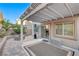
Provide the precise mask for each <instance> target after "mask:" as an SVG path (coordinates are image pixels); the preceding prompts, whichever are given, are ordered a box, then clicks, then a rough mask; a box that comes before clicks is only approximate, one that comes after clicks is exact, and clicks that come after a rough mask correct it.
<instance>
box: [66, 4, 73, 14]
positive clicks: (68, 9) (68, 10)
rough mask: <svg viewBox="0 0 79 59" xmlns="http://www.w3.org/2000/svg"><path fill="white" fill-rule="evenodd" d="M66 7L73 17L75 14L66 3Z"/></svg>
mask: <svg viewBox="0 0 79 59" xmlns="http://www.w3.org/2000/svg"><path fill="white" fill-rule="evenodd" d="M65 6H66V8H67V9H68V11H69V12H70V13H71V15H72V16H73V12H72V10H71V8H70V6H69V4H68V3H65Z"/></svg>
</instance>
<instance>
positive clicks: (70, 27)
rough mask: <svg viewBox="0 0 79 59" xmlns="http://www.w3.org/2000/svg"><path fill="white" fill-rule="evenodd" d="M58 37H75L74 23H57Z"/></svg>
mask: <svg viewBox="0 0 79 59" xmlns="http://www.w3.org/2000/svg"><path fill="white" fill-rule="evenodd" d="M56 35H59V36H63V37H64V36H65V37H73V36H74V22H62V23H56Z"/></svg>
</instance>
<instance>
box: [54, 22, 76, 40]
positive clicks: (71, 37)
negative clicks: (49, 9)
mask: <svg viewBox="0 0 79 59" xmlns="http://www.w3.org/2000/svg"><path fill="white" fill-rule="evenodd" d="M65 23H72V24H73V35H72V36H70V35H65V34H64V28H65V27H64V24H65ZM56 24H62V35H59V34H56ZM54 33H55V36H56V37H61V38H69V39H74V38H75V22H74V21H70V22H56V23H55V32H54Z"/></svg>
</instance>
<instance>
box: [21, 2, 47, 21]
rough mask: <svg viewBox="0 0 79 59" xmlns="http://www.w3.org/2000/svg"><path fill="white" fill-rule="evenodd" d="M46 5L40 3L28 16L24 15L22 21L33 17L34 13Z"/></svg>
mask: <svg viewBox="0 0 79 59" xmlns="http://www.w3.org/2000/svg"><path fill="white" fill-rule="evenodd" d="M47 4H48V3H42V4H40V5H39V6H38V7H36V8H35V9H34V10H33V11H31V13H29V14H28V15H26V16H25V17H24V18H23V19H22V20H25V19H26V18H28V17H29V16H31V15H33V14H34V13H36V12H37V11H39V10H41V9H42V8H44V7H45V6H46V5H47Z"/></svg>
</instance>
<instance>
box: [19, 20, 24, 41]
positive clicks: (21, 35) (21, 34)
mask: <svg viewBox="0 0 79 59" xmlns="http://www.w3.org/2000/svg"><path fill="white" fill-rule="evenodd" d="M20 31H21V32H20V38H21V42H22V41H23V21H22V20H21V29H20Z"/></svg>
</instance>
